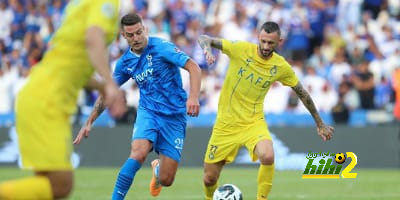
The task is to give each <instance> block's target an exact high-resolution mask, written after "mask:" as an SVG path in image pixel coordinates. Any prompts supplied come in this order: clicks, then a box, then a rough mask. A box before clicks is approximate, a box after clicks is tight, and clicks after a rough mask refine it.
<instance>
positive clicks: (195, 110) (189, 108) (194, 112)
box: [186, 97, 200, 117]
mask: <svg viewBox="0 0 400 200" xmlns="http://www.w3.org/2000/svg"><path fill="white" fill-rule="evenodd" d="M186 112H187V115H189V116H191V117H197V116H199V112H200V103H199V100H198V98H195V97H189V98H188V100H187V102H186Z"/></svg>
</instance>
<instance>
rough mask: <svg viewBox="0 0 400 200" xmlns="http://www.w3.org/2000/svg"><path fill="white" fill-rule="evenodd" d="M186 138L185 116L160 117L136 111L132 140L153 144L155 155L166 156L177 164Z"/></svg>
mask: <svg viewBox="0 0 400 200" xmlns="http://www.w3.org/2000/svg"><path fill="white" fill-rule="evenodd" d="M185 136H186V115H185V114H184V113H182V114H174V115H162V114H158V113H154V112H152V111H149V110H144V109H138V111H137V117H136V122H135V125H134V129H133V134H132V140H136V139H146V140H149V141H151V142H152V143H153V148H152V149H153V150H154V151H155V152H156V153H157V154H162V155H164V156H167V157H169V158H171V159H173V160H175V161H177V162H178V163H179V162H180V160H181V155H182V149H183V143H184V140H185Z"/></svg>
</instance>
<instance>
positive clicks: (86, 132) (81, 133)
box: [74, 123, 92, 144]
mask: <svg viewBox="0 0 400 200" xmlns="http://www.w3.org/2000/svg"><path fill="white" fill-rule="evenodd" d="M91 130H92V124H91V123H87V124H86V125H84V126H82V128H81V130H79V132H78V135H77V136H76V138H75V140H74V144H80V143H81V141H82V139H83V137H85V138H87V137H89V132H90V131H91Z"/></svg>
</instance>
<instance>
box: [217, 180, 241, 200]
mask: <svg viewBox="0 0 400 200" xmlns="http://www.w3.org/2000/svg"><path fill="white" fill-rule="evenodd" d="M213 200H243V195H242V192H241V191H240V189H239V188H238V187H237V186H236V185H233V184H224V185H221V186H219V187H218V188H217V189H216V190H215V192H214V195H213Z"/></svg>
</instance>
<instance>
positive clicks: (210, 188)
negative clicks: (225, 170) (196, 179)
mask: <svg viewBox="0 0 400 200" xmlns="http://www.w3.org/2000/svg"><path fill="white" fill-rule="evenodd" d="M217 188H218V183H216V184H215V185H212V186H206V185H203V189H204V193H205V194H206V200H212V198H213V194H214V191H215V190H216V189H217Z"/></svg>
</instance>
